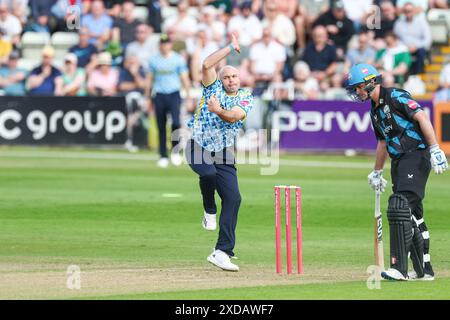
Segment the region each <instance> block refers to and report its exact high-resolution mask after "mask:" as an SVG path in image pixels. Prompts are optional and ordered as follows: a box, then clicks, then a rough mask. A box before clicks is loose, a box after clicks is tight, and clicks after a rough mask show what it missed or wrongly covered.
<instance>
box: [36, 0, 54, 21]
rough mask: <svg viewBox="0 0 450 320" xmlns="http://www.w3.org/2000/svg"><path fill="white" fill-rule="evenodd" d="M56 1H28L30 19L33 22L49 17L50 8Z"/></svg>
mask: <svg viewBox="0 0 450 320" xmlns="http://www.w3.org/2000/svg"><path fill="white" fill-rule="evenodd" d="M56 1H57V0H30V11H31V17H32V18H33V20H34V21H37V19H38V18H39V17H40V16H43V15H48V16H49V15H50V12H51V9H52V6H53V5H54V4H55V3H56Z"/></svg>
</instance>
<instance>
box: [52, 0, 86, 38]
mask: <svg viewBox="0 0 450 320" xmlns="http://www.w3.org/2000/svg"><path fill="white" fill-rule="evenodd" d="M84 4H86V1H82V0H57V1H56V3H55V4H54V5H53V6H52V8H51V15H52V20H54V21H53V25H54V26H53V29H54V31H65V32H67V31H72V30H71V29H72V28H73V27H75V26H76V19H78V17H77V16H75V15H76V14H77V13H78V11H74V10H70V9H71V6H77V7H78V8H79V10H80V11H79V12H80V13H81V14H82V13H83V9H84Z"/></svg>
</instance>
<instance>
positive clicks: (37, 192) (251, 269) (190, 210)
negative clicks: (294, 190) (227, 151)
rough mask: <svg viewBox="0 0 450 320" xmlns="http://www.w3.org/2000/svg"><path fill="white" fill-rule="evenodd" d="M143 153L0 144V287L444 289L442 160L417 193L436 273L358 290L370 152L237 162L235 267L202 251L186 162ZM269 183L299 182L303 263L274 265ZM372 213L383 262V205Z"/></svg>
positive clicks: (412, 292)
mask: <svg viewBox="0 0 450 320" xmlns="http://www.w3.org/2000/svg"><path fill="white" fill-rule="evenodd" d="M154 159H156V155H155V154H153V153H148V152H140V153H138V154H129V153H125V152H122V151H99V150H79V149H48V148H24V147H20V148H6V147H2V148H0V299H73V298H75V299H78V298H82V299H86V298H88V299H449V298H450V256H449V250H448V248H449V247H450V232H449V229H450V214H449V211H450V205H449V195H450V174H449V173H448V172H446V173H445V174H444V175H442V176H436V175H434V173H432V174H431V176H430V180H429V183H428V189H427V197H426V199H425V201H424V207H425V218H426V222H427V225H428V226H429V229H430V236H431V258H432V262H433V265H434V268H435V271H436V275H437V279H436V281H434V282H407V283H391V282H384V281H383V282H382V283H381V289H379V290H376V289H374V290H369V289H368V287H367V285H366V281H367V279H368V277H369V274H367V273H366V269H367V267H368V266H369V265H371V264H372V263H373V227H374V226H373V223H374V222H373V209H374V208H373V207H374V195H373V192H372V191H371V189H370V188H369V186H368V185H367V178H366V177H367V174H368V173H369V172H370V170H371V166H372V161H373V159H372V158H370V157H365V156H360V157H351V158H349V157H340V156H310V155H289V156H282V161H281V165H280V169H279V171H278V173H277V174H276V175H271V176H264V175H260V169H261V166H259V165H245V164H242V165H239V167H238V176H239V182H240V189H241V194H242V198H243V201H242V205H241V210H240V215H239V222H238V228H237V246H236V249H235V252H236V255H237V256H238V260H236V263H237V264H238V265H239V266H240V268H241V270H240V271H239V272H238V273H228V272H223V271H220V270H218V269H216V268H215V267H213V266H212V265H210V264H209V263H208V262H207V261H206V257H207V256H208V254H209V253H210V252H211V250H212V248H213V246H214V244H215V240H216V238H217V232H207V231H205V230H203V229H202V228H201V226H200V222H201V218H202V206H201V197H200V192H199V187H198V178H197V176H196V175H195V174H194V173H193V172H191V171H190V169H189V168H188V167H186V166H183V167H179V168H170V169H167V170H161V169H158V168H157V167H156V165H155V161H154ZM277 184H287V185H291V184H295V185H300V186H301V187H302V190H303V249H304V256H303V259H304V274H303V275H301V276H298V275H292V276H289V277H288V276H287V275H282V276H279V275H276V274H275V261H274V260H275V259H274V256H275V253H274V248H275V243H274V231H275V230H274V229H275V227H274V197H273V186H274V185H277ZM387 198H388V194H387V193H385V194H384V195H383V198H382V201H383V203H382V209H383V213H385V209H386V202H387ZM217 199H218V198H217ZM218 205H220V202H219V199H218ZM383 221H384V226H385V227H384V242H385V254H386V259H385V261H386V263H387V261H388V249H389V246H388V243H389V236H388V224H387V220H386V218H385V214H384V217H383ZM293 225H295V224H294V223H293ZM293 231H294V230H293ZM283 234H284V231H283ZM293 234H295V233H294V232H293ZM293 249H295V246H293ZM294 257H295V255H294ZM294 261H295V260H294ZM72 265H75V266H77V267H79V268H80V271H81V274H80V280H81V282H80V285H81V288H80V289H70V288H68V286H67V284H68V279H69V280H70V279H73V278H72V276H73V275H72V274H70V273H69V274H68V273H67V270H68V267H69V266H72ZM283 267H285V265H284V261H283ZM294 267H295V265H294ZM70 283H75V282H70V281H69V284H70ZM69 287H70V286H69Z"/></svg>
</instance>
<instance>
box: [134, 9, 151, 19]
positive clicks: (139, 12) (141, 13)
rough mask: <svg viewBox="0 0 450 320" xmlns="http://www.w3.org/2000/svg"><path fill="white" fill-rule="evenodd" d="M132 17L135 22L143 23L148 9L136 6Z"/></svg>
mask: <svg viewBox="0 0 450 320" xmlns="http://www.w3.org/2000/svg"><path fill="white" fill-rule="evenodd" d="M133 16H134V18H135V19H136V20H139V21H141V22H145V21H147V17H148V9H147V8H146V7H140V6H136V7H135V8H134V11H133Z"/></svg>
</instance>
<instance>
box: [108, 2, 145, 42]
mask: <svg viewBox="0 0 450 320" xmlns="http://www.w3.org/2000/svg"><path fill="white" fill-rule="evenodd" d="M134 8H135V5H134V2H133V1H131V0H128V1H125V2H124V3H123V4H122V14H121V17H120V18H116V19H114V24H113V30H112V40H113V41H116V42H119V43H120V44H121V46H122V48H123V49H125V48H126V47H127V46H128V45H129V44H130V43H131V42H133V41H135V40H136V29H137V26H138V25H139V21H137V20H136V19H135V18H134V15H133V11H134Z"/></svg>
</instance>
